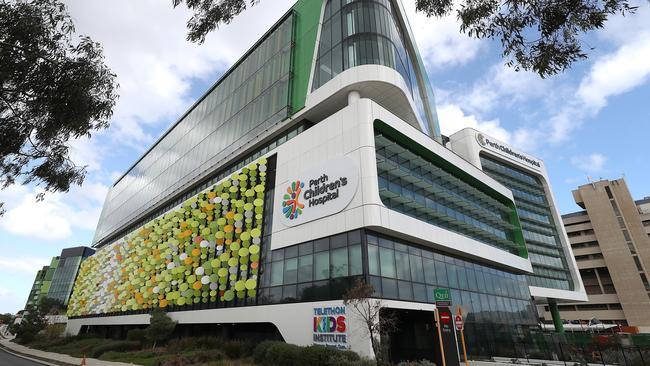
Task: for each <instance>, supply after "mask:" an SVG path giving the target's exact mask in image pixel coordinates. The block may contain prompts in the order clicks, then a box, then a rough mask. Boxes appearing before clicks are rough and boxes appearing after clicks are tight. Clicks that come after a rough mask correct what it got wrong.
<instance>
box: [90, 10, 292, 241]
mask: <svg viewBox="0 0 650 366" xmlns="http://www.w3.org/2000/svg"><path fill="white" fill-rule="evenodd" d="M292 30H293V16H291V15H289V16H287V17H285V18H284V19H283V20H282V21H281V22H279V24H278V25H277V26H276V27H275V28H274V29H273V30H272V31H270V32H269V33H268V35H267V36H266V38H265V39H263V40H262V41H261V42H260V43H258V45H257V46H256V48H255V49H253V50H251V52H250V53H248V54H247V55H245V56H244V57H243V58H242V59H241V60H240V61H239V62H238V63H237V64H236V65H235V66H234V67H233V68H232V69H231V70H229V71H228V72H227V73H226V74H225V75H224V76H223V77H222V78H221V79H220V80H219V81H218V83H217V84H216V85H215V86H214V88H213V89H211V90H210V91H209V92H208V93H207V94H206V95H205V96H204V98H203V99H202V100H200V101H199V102H198V103H197V105H196V106H195V107H194V108H192V109H191V110H189V111H188V112H187V113H186V115H185V116H184V117H183V118H182V119H181V120H180V121H179V122H178V124H176V125H175V126H174V127H173V128H172V129H171V130H170V131H169V132H168V133H167V134H165V135H164V136H163V137H162V138H161V139H160V141H159V142H158V143H156V144H155V145H154V146H153V148H152V149H151V151H149V152H148V153H147V154H146V155H144V156H143V157H142V158H141V159H140V160H139V161H138V162H137V163H136V164H135V165H134V167H133V168H132V169H131V170H130V171H129V172H127V174H125V175H124V176H123V177H122V178H120V180H118V182H116V183H115V185H114V186H113V187H112V188H111V193H110V194H109V196H108V199H107V201H106V203H105V205H104V210H103V211H102V218H101V220H100V221H99V226H98V228H97V232H96V239H97V240H101V239H106V238H107V236H108V235H110V234H113V233H114V232H115V231H116V230H118V229H119V228H120V227H121V226H123V225H125V223H127V222H129V221H130V220H133V219H135V218H137V217H140V216H143V214H144V212H145V211H147V210H149V209H150V208H151V202H162V201H165V200H166V199H167V198H168V197H169V196H170V195H171V194H173V193H174V192H176V191H177V190H178V188H179V187H181V186H186V185H190V184H191V183H193V182H196V180H197V179H199V178H204V177H203V175H204V174H205V171H204V169H201V168H200V166H202V165H204V164H206V163H207V162H208V161H210V160H211V159H214V161H220V160H222V159H226V158H228V157H229V156H231V155H233V151H235V150H238V149H239V148H241V147H243V146H244V143H246V142H247V141H249V139H250V138H252V137H255V136H257V135H258V134H259V133H260V132H261V131H265V130H267V129H268V128H270V126H273V125H275V124H276V123H278V122H280V121H281V120H283V119H284V118H286V117H288V116H289V113H290V111H291V108H290V106H289V98H288V95H289V89H290V82H289V80H290V75H291V62H290V61H291V53H292V48H293V42H292V38H293V31H292ZM244 136H249V138H243V137H244ZM170 176H173V177H177V179H176V184H170V182H169V181H168V179H169V177H170ZM154 187H155V189H154ZM194 193H198V192H197V191H196V192H194ZM150 219H151V218H150ZM150 219H149V220H147V221H150Z"/></svg>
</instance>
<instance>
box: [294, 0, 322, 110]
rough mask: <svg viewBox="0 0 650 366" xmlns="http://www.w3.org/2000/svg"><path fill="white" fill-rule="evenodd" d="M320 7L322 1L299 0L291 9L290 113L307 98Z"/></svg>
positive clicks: (298, 108) (299, 106) (301, 106)
mask: <svg viewBox="0 0 650 366" xmlns="http://www.w3.org/2000/svg"><path fill="white" fill-rule="evenodd" d="M322 7H323V2H322V1H319V0H300V1H298V3H297V4H296V5H294V7H293V9H292V11H293V12H294V15H295V18H294V25H293V27H294V42H295V45H294V50H293V52H294V53H293V65H292V66H293V83H292V90H291V107H292V111H291V112H292V113H295V112H297V111H299V110H300V109H302V108H303V107H304V106H305V100H306V99H307V93H308V90H309V78H310V76H311V68H312V65H313V62H314V52H315V51H316V39H317V37H318V28H319V25H320V15H321V9H322Z"/></svg>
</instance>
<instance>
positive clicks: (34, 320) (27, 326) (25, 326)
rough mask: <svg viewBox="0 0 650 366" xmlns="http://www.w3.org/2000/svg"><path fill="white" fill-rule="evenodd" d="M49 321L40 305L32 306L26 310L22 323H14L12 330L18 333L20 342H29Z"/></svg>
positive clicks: (17, 336)
mask: <svg viewBox="0 0 650 366" xmlns="http://www.w3.org/2000/svg"><path fill="white" fill-rule="evenodd" d="M46 326H47V321H46V320H45V317H44V316H43V313H41V310H40V309H39V308H38V307H30V308H28V309H27V310H25V313H24V314H23V319H22V321H21V322H20V324H13V325H12V326H11V332H12V333H13V334H15V335H16V338H17V340H18V341H19V342H20V343H29V342H31V341H33V340H34V339H35V338H36V335H37V334H38V332H40V331H41V330H43V329H45V327H46Z"/></svg>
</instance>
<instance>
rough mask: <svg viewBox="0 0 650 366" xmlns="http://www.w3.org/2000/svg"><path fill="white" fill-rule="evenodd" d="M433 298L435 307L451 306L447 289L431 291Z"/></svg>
mask: <svg viewBox="0 0 650 366" xmlns="http://www.w3.org/2000/svg"><path fill="white" fill-rule="evenodd" d="M433 298H434V299H435V300H436V306H451V294H450V293H449V289H448V288H437V289H435V290H433Z"/></svg>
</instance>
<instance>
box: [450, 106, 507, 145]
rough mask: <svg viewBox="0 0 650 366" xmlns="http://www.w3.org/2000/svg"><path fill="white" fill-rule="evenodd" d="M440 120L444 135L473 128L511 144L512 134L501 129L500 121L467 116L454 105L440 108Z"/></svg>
mask: <svg viewBox="0 0 650 366" xmlns="http://www.w3.org/2000/svg"><path fill="white" fill-rule="evenodd" d="M438 118H439V120H440V128H441V131H442V134H443V135H446V136H449V135H452V134H454V133H456V132H458V131H460V130H462V129H463V128H467V127H470V128H473V129H476V130H478V131H481V132H483V133H485V134H487V135H490V136H492V137H494V138H497V139H499V140H501V141H504V142H509V141H510V140H511V138H512V134H511V133H510V132H508V131H507V130H506V129H504V128H503V127H501V123H500V122H499V120H498V119H497V120H489V121H482V120H479V119H478V118H477V117H476V116H475V115H472V114H470V115H467V114H465V112H463V110H462V109H461V108H460V107H459V106H457V105H454V104H445V105H442V106H440V107H438Z"/></svg>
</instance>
